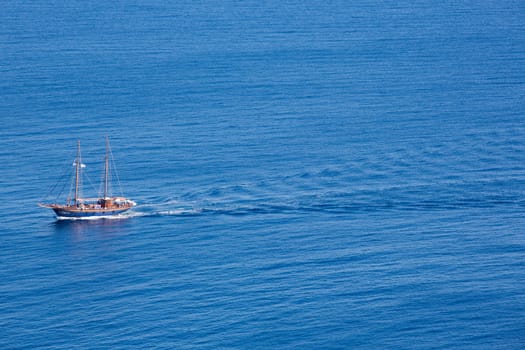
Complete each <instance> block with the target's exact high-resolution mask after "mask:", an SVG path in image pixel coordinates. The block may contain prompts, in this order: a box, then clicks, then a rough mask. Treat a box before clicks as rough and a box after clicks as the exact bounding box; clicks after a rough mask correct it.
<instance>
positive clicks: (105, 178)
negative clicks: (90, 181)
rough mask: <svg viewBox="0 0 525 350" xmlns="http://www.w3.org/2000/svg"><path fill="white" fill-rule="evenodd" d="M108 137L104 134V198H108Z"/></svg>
mask: <svg viewBox="0 0 525 350" xmlns="http://www.w3.org/2000/svg"><path fill="white" fill-rule="evenodd" d="M108 152H109V138H108V137H107V136H106V164H105V166H104V199H106V198H108V180H109V153H108Z"/></svg>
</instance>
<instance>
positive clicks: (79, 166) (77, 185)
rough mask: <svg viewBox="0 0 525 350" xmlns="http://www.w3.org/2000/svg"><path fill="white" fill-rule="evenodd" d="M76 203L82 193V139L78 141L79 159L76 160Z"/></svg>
mask: <svg viewBox="0 0 525 350" xmlns="http://www.w3.org/2000/svg"><path fill="white" fill-rule="evenodd" d="M75 167H76V168H75V205H77V204H78V196H79V194H80V168H81V167H82V159H81V157H80V140H78V141H77V159H76V161H75Z"/></svg>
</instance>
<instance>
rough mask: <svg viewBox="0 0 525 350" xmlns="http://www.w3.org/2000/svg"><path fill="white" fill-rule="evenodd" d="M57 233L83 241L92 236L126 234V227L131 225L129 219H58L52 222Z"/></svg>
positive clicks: (105, 236) (96, 237) (106, 236)
mask: <svg viewBox="0 0 525 350" xmlns="http://www.w3.org/2000/svg"><path fill="white" fill-rule="evenodd" d="M52 226H53V227H54V229H55V233H56V234H58V235H67V236H71V238H72V240H74V241H81V240H85V239H87V237H89V236H92V237H94V238H95V239H98V238H100V237H101V236H103V237H104V238H108V237H113V236H116V235H119V234H125V233H126V232H127V230H126V228H127V227H131V224H130V221H129V220H128V219H125V218H122V219H115V218H112V219H105V218H101V219H97V220H57V221H55V222H53V223H52Z"/></svg>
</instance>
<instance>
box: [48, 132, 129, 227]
mask: <svg viewBox="0 0 525 350" xmlns="http://www.w3.org/2000/svg"><path fill="white" fill-rule="evenodd" d="M110 154H111V148H110V145H109V138H108V137H106V157H105V165H104V179H103V185H104V195H103V196H101V197H100V198H82V196H81V193H82V188H81V186H82V169H84V168H85V167H86V166H85V165H84V164H83V163H82V156H81V154H80V141H78V142H77V157H76V159H75V162H74V163H73V166H74V167H75V180H74V181H75V194H74V197H73V198H71V196H68V199H67V202H66V204H55V203H53V204H39V205H40V206H41V207H44V208H50V209H52V210H53V211H54V212H55V214H56V216H57V218H59V219H77V218H90V217H111V216H116V215H118V214H121V213H123V212H125V211H127V210H129V209H131V208H133V207H134V206H135V205H136V203H135V202H134V201H132V200H131V199H128V198H124V197H112V196H111V194H110V187H109V186H110V183H109V182H110Z"/></svg>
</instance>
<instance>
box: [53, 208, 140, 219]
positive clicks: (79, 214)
mask: <svg viewBox="0 0 525 350" xmlns="http://www.w3.org/2000/svg"><path fill="white" fill-rule="evenodd" d="M52 209H53V211H54V212H55V215H56V216H57V217H59V218H72V219H75V218H90V217H109V216H116V215H119V214H122V213H124V212H125V211H127V210H129V209H131V208H119V209H107V210H104V209H101V210H68V209H63V208H52Z"/></svg>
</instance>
